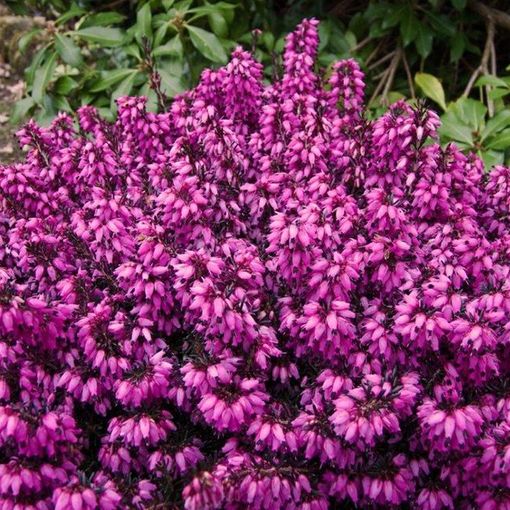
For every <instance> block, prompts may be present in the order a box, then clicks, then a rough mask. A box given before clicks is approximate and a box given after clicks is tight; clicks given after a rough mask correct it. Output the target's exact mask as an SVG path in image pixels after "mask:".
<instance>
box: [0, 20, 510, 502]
mask: <svg viewBox="0 0 510 510" xmlns="http://www.w3.org/2000/svg"><path fill="white" fill-rule="evenodd" d="M318 42H319V41H318V35H317V22H316V21H315V20H305V21H303V22H302V23H301V24H300V25H299V26H298V27H297V29H296V31H295V32H294V33H292V34H291V35H290V36H289V37H288V38H287V42H286V45H285V51H284V56H283V66H282V69H278V66H277V62H275V69H274V76H275V78H274V81H273V83H271V84H266V83H265V82H264V81H263V72H262V67H261V65H260V64H259V63H257V62H256V61H255V60H254V59H253V57H252V56H251V55H250V54H249V53H247V52H245V51H243V50H242V49H236V50H235V51H234V53H233V55H232V60H231V62H230V63H229V64H228V65H227V66H226V67H224V68H221V69H218V70H207V71H205V72H204V74H203V76H202V79H201V81H200V83H199V85H198V86H197V87H196V88H195V89H193V90H191V91H189V92H186V93H184V94H182V95H181V96H179V97H177V98H176V99H175V100H174V102H173V104H172V106H171V108H170V109H169V111H167V112H163V113H151V112H149V111H147V110H146V107H145V99H144V98H128V97H123V98H120V99H119V100H118V118H117V120H116V121H115V122H114V123H107V122H105V121H104V120H102V119H101V118H100V116H99V115H98V114H97V112H96V111H95V110H94V109H93V108H92V107H84V108H82V109H81V110H80V111H79V112H78V114H77V122H76V123H75V122H74V121H73V119H72V118H70V117H69V116H66V115H61V116H59V117H58V118H57V119H56V120H55V121H54V122H53V124H51V125H50V126H49V127H47V128H41V127H39V126H37V125H36V124H34V123H29V124H28V125H26V126H25V127H24V128H23V129H22V130H21V131H20V133H19V137H20V140H21V143H22V144H23V145H24V146H25V147H26V150H27V154H26V159H25V161H24V162H22V163H18V164H13V165H8V166H2V167H0V452H1V453H0V507H1V508H2V509H6V510H11V509H12V510H14V509H16V510H22V509H26V510H29V509H30V510H49V509H50V508H56V509H58V510H67V509H69V510H81V509H99V510H110V509H111V510H113V509H117V508H119V509H131V508H134V509H142V508H184V509H185V510H214V509H218V510H220V509H231V510H235V509H241V508H249V509H264V510H280V509H282V510H284V509H288V510H298V509H299V510H327V509H328V508H332V509H333V508H374V509H375V508H416V509H419V510H441V509H454V508H459V509H466V510H467V509H471V508H473V509H474V508H480V509H482V510H496V509H505V508H510V345H509V344H510V318H509V317H510V283H509V282H510V218H509V216H508V213H509V211H510V206H509V203H510V186H509V184H508V183H509V182H510V170H509V169H507V168H503V167H497V168H495V169H494V170H493V171H492V173H490V174H488V175H484V173H483V166H482V163H481V162H480V160H479V159H478V158H477V157H476V156H464V155H463V154H462V153H461V152H460V151H459V150H458V149H457V148H456V147H455V146H453V145H452V146H448V147H446V148H442V147H441V146H440V145H439V144H438V142H437V129H438V126H439V120H438V117H437V115H436V114H435V113H433V112H431V111H428V110H427V109H425V108H424V107H423V105H421V104H418V105H417V106H410V105H408V104H406V103H405V102H402V101H400V102H397V103H395V104H393V105H392V106H391V107H390V108H389V110H388V111H387V112H386V113H385V114H383V115H382V116H381V117H380V118H378V119H375V120H369V118H368V115H367V114H366V112H365V109H364V81H363V74H362V72H361V70H360V68H359V66H358V65H357V64H356V62H355V61H352V60H347V61H343V62H340V63H338V64H336V65H333V66H332V67H331V68H330V70H329V72H328V73H327V74H326V73H323V72H322V71H320V70H319V71H317V69H316V62H315V57H316V52H317V48H318Z"/></svg>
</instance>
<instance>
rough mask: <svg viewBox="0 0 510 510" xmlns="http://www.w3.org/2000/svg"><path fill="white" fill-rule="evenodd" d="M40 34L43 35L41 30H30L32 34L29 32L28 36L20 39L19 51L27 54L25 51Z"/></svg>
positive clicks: (24, 35)
mask: <svg viewBox="0 0 510 510" xmlns="http://www.w3.org/2000/svg"><path fill="white" fill-rule="evenodd" d="M39 33H41V29H40V28H34V29H33V30H30V32H27V33H26V34H23V35H22V36H21V37H20V38H19V39H18V49H19V51H20V52H21V53H25V51H26V50H27V48H28V46H29V45H30V43H31V42H32V39H33V38H34V37H35V36H36V35H37V34H39Z"/></svg>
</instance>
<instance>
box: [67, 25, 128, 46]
mask: <svg viewBox="0 0 510 510" xmlns="http://www.w3.org/2000/svg"><path fill="white" fill-rule="evenodd" d="M75 33H76V35H77V36H79V37H81V38H82V39H86V40H87V41H91V42H95V43H98V44H100V45H101V46H105V47H115V46H119V45H120V44H122V43H123V42H124V40H125V34H124V32H123V31H122V30H120V29H119V28H111V27H87V28H82V29H80V30H78V31H76V32H75Z"/></svg>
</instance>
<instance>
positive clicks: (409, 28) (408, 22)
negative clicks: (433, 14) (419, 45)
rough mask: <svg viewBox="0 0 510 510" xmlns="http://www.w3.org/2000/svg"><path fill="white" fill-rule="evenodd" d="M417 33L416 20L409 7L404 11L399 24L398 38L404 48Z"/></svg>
mask: <svg viewBox="0 0 510 510" xmlns="http://www.w3.org/2000/svg"><path fill="white" fill-rule="evenodd" d="M417 32H418V20H417V19H416V16H415V15H414V12H413V10H412V9H411V7H408V8H407V9H405V11H404V13H403V15H402V20H401V22H400V36H401V37H402V42H403V43H404V46H407V45H408V44H409V43H411V42H413V41H414V39H415V38H416V35H417Z"/></svg>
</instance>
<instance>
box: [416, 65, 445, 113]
mask: <svg viewBox="0 0 510 510" xmlns="http://www.w3.org/2000/svg"><path fill="white" fill-rule="evenodd" d="M414 80H415V82H416V85H418V87H420V89H421V90H422V92H423V93H424V94H425V95H426V96H427V97H428V98H429V99H432V101H434V102H436V103H437V104H438V105H439V106H440V107H441V108H442V109H443V110H446V100H445V94H444V89H443V86H442V85H441V82H440V81H439V80H438V79H437V78H436V77H435V76H432V75H431V74H427V73H416V76H415V78H414Z"/></svg>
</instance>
